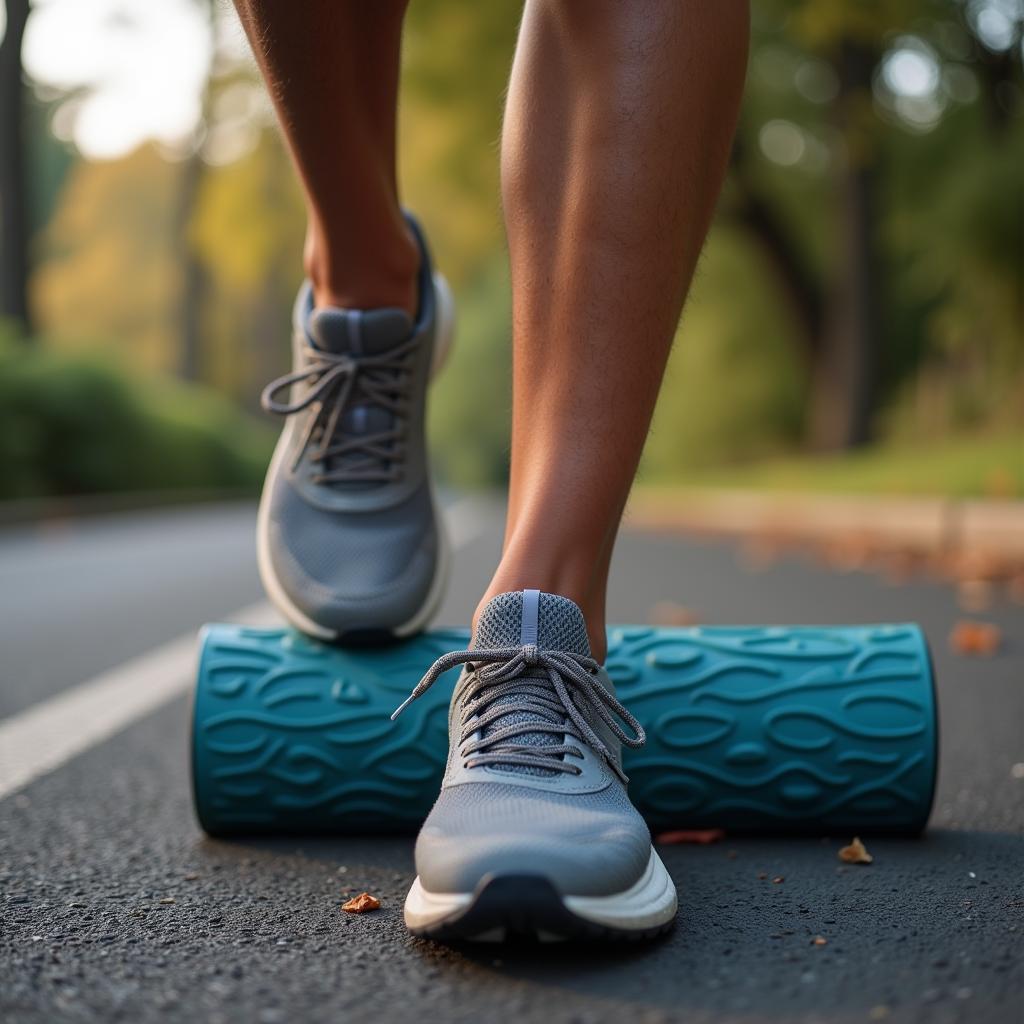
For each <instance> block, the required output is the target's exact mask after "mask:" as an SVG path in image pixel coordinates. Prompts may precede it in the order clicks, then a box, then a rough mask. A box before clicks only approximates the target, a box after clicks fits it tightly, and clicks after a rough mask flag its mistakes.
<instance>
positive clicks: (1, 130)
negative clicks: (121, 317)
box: [0, 0, 32, 335]
mask: <svg viewBox="0 0 1024 1024" xmlns="http://www.w3.org/2000/svg"><path fill="white" fill-rule="evenodd" d="M28 8H29V0H7V5H6V10H7V29H6V31H5V33H4V38H3V42H2V43H0V317H9V318H10V319H12V320H14V321H15V322H16V323H17V324H18V325H19V326H20V327H21V329H22V330H23V331H24V332H25V334H26V335H27V334H30V333H31V331H32V318H31V315H30V310H29V302H28V274H29V257H28V245H29V227H28V218H29V209H28V206H29V204H28V183H27V175H26V172H25V106H24V90H25V86H24V82H23V79H22V68H21V41H22V38H23V36H24V34H25V22H26V21H27V20H28Z"/></svg>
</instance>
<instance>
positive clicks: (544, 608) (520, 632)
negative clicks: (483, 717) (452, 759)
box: [473, 590, 590, 777]
mask: <svg viewBox="0 0 1024 1024" xmlns="http://www.w3.org/2000/svg"><path fill="white" fill-rule="evenodd" d="M530 643H533V644H536V645H537V646H538V647H539V648H541V649H542V650H548V651H566V652H572V653H573V654H583V655H587V656H589V655H590V641H589V640H588V639H587V626H586V623H585V622H584V621H583V613H582V612H581V611H580V610H579V608H578V607H577V606H576V604H575V603H573V602H572V601H570V600H569V599H568V598H567V597H559V595H558V594H545V593H542V592H541V591H539V590H516V591H511V592H509V593H507V594H498V595H497V597H493V598H491V600H490V601H489V602H488V603H487V604H486V605H485V606H484V610H483V611H482V612H481V613H480V618H479V619H478V620H477V624H476V632H475V633H474V634H473V647H476V648H479V649H483V648H488V647H518V646H520V645H521V644H530ZM537 674H538V675H541V676H543V675H544V674H543V673H537ZM515 704H516V697H515V695H509V696H506V697H501V698H499V699H498V700H497V701H496V702H495V703H494V704H493V705H492V706H493V707H501V706H503V705H509V706H513V705H515ZM541 720H543V719H542V718H541V716H539V715H537V714H536V713H534V714H531V713H529V712H524V711H512V710H510V711H509V713H508V714H507V715H501V716H500V717H499V718H496V719H495V720H494V721H493V722H492V723H491V724H490V725H489V726H488V727H487V728H486V729H485V730H484V736H485V737H486V736H487V735H488V734H490V733H493V732H495V731H497V730H498V729H501V728H504V727H505V726H508V725H519V724H521V723H524V722H531V721H541ZM514 742H515V743H516V744H521V745H523V746H528V747H533V746H544V745H551V744H557V743H558V742H559V739H558V737H557V736H554V735H552V734H551V733H546V732H528V733H523V734H521V735H519V736H516V737H515V740H514ZM491 768H492V770H494V771H501V772H507V773H508V774H510V775H533V776H542V777H551V776H553V775H555V774H556V773H555V771H554V770H549V769H546V768H535V767H533V766H531V765H521V764H504V765H503V764H497V765H492V766H491Z"/></svg>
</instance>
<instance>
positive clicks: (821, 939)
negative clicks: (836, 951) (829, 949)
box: [811, 935, 828, 946]
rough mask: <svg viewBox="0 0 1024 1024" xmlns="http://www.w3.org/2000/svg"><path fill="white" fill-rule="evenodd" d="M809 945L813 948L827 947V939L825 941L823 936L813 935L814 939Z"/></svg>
mask: <svg viewBox="0 0 1024 1024" xmlns="http://www.w3.org/2000/svg"><path fill="white" fill-rule="evenodd" d="M811 945H813V946H827V945H828V939H826V938H825V936H824V935H815V936H814V938H813V939H811Z"/></svg>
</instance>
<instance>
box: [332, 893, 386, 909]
mask: <svg viewBox="0 0 1024 1024" xmlns="http://www.w3.org/2000/svg"><path fill="white" fill-rule="evenodd" d="M341 909H342V910H344V911H345V913H346V914H365V913H367V912H368V911H370V910H379V909H380V900H379V899H377V897H376V896H371V895H370V894H369V893H368V892H361V893H360V894H359V895H358V896H353V897H352V899H350V900H347V901H346V902H345V903H342V905H341Z"/></svg>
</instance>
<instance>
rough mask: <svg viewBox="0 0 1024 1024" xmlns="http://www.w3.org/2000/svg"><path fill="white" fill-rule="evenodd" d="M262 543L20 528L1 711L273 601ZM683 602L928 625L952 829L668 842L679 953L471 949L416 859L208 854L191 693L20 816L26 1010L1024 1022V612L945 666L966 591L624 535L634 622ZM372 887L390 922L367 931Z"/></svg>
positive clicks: (764, 614)
mask: <svg viewBox="0 0 1024 1024" xmlns="http://www.w3.org/2000/svg"><path fill="white" fill-rule="evenodd" d="M476 523H477V526H478V532H474V531H470V532H469V533H468V534H467V535H466V536H467V538H468V539H469V542H468V543H467V544H465V546H464V547H463V548H462V550H461V551H460V552H459V555H458V558H457V563H456V572H455V578H454V580H453V585H452V588H451V592H450V596H449V599H448V601H447V603H446V605H445V608H444V611H443V614H442V616H441V619H442V621H444V622H446V623H463V622H464V621H465V619H466V616H467V614H468V612H469V610H470V608H471V607H472V605H473V603H474V602H475V600H476V596H477V594H478V593H479V592H480V590H481V588H482V587H483V585H484V583H485V581H486V577H487V573H488V570H489V568H490V566H491V565H492V564H493V561H494V558H495V555H496V552H497V550H498V545H499V538H500V526H501V515H500V509H499V508H498V507H496V506H493V507H490V506H489V507H482V508H481V509H480V510H479V514H478V516H477V519H476ZM253 525H254V513H253V510H252V509H251V508H249V507H244V506H234V507H231V506H227V507H220V508H201V509H193V510H175V511H173V512H163V513H146V514H139V515H132V516H120V517H112V518H110V519H106V520H93V521H88V522H83V523H71V524H64V525H62V526H59V527H58V526H48V527H46V528H45V529H38V528H20V529H18V530H8V531H7V532H6V533H3V534H0V652H2V656H0V673H2V676H0V678H2V687H0V718H5V717H7V716H10V715H12V714H14V713H16V712H18V711H22V710H24V709H25V708H28V707H31V706H33V705H34V704H36V702H38V701H40V700H43V699H44V698H47V697H50V696H52V695H54V694H56V693H60V692H62V691H64V690H66V689H67V688H69V687H72V686H75V685H76V684H78V683H81V682H82V681H84V680H86V679H89V678H91V677H92V676H94V675H96V674H97V673H99V672H102V671H104V670H106V669H109V668H111V667H114V666H116V665H118V664H119V663H121V662H123V661H125V660H126V659H128V658H131V657H134V656H136V655H139V654H142V653H144V652H146V651H148V650H149V649H150V648H152V647H154V646H155V645H158V644H161V643H163V642H165V641H167V640H169V639H171V638H173V637H175V636H177V635H179V634H181V633H182V632H184V631H187V630H191V629H193V628H195V627H196V626H198V625H199V624H200V623H201V622H202V621H203V620H205V619H208V618H216V617H221V616H224V615H226V614H227V613H229V612H231V611H233V610H235V609H237V608H239V607H242V606H244V605H247V604H249V603H251V602H253V601H255V600H257V599H258V598H259V597H260V592H259V585H258V582H257V579H256V573H255V569H254V566H253V557H252V532H253ZM664 599H668V600H673V601H676V602H679V603H681V604H684V605H686V606H688V607H690V608H693V609H695V610H696V611H698V612H699V613H700V615H701V617H702V619H703V621H706V622H709V623H723V624H724V623H739V622H756V621H772V622H793V623H796V622H803V623H828V622H850V623H855V622H875V621H883V620H906V619H916V620H918V621H920V622H921V623H922V624H923V625H924V627H925V629H926V631H927V633H928V635H929V637H930V639H931V642H932V646H933V649H934V652H935V660H936V668H937V673H938V678H939V686H940V703H941V710H942V755H941V764H942V770H941V777H940V788H939V793H938V798H937V801H936V806H935V811H934V814H933V818H932V823H931V827H930V828H929V831H928V833H927V835H926V836H925V837H924V838H923V839H921V840H916V841H911V840H880V839H876V840H873V841H872V842H871V844H870V845H871V851H872V853H873V854H874V855H875V863H874V864H873V865H872V866H870V867H861V868H855V867H843V866H841V865H840V864H839V862H838V860H837V858H836V849H837V848H838V846H839V845H840V843H841V841H843V842H845V841H846V840H848V839H849V837H848V836H836V837H829V838H828V839H826V840H822V841H818V840H769V839H762V840H753V839H728V840H727V841H726V842H725V843H723V844H719V845H715V846H709V847H692V846H672V847H665V848H663V858H664V860H665V862H666V864H667V866H668V868H669V870H670V871H671V873H672V875H673V877H674V879H675V881H676V883H677V885H678V887H679V891H680V900H681V911H680V915H679V922H678V926H677V927H676V929H675V930H674V931H673V932H672V933H671V934H670V935H669V936H668V937H667V938H665V939H664V940H662V941H659V942H657V943H655V944H653V945H650V946H644V947H640V948H627V949H622V948H616V947H613V948H607V949H605V948H593V947H551V946H544V947H494V946H486V947H480V948H471V947H470V948H458V949H452V948H445V947H440V946H434V945H432V944H429V943H426V942H422V941H419V940H414V939H412V938H410V937H409V936H408V934H407V933H406V932H405V930H404V928H403V926H402V922H401V906H402V900H403V898H404V895H405V891H406V889H407V888H408V886H409V884H410V882H411V880H412V842H411V839H406V838H388V839H380V838H369V837H368V838H365V839H359V840H317V841H313V840H293V839H290V840H276V841H268V840H262V841H233V842H223V841H213V840H210V839H207V838H205V837H204V836H203V835H202V834H201V832H200V831H199V830H198V828H197V826H196V824H195V822H194V820H193V817H192V813H191V808H190V802H189V792H188V776H187V763H186V711H187V702H186V700H185V699H179V700H175V701H173V702H172V703H170V704H168V705H166V706H165V707H163V708H162V709H161V710H159V711H157V712H155V713H153V714H151V715H149V716H147V717H145V718H143V719H141V720H139V721H137V722H136V723H135V724H133V725H131V726H130V727H128V728H127V729H126V730H124V731H122V732H120V733H119V734H117V735H116V736H114V737H112V738H111V739H109V740H107V741H106V742H103V743H101V744H99V745H97V746H94V747H93V748H92V749H90V750H88V751H87V752H85V753H84V754H82V755H80V756H79V757H77V758H75V759H74V760H72V761H70V762H69V763H67V764H65V765H64V766H62V767H61V768H59V769H57V770H56V771H55V772H53V773H51V774H49V775H46V776H43V777H41V778H39V779H37V780H36V781H35V782H33V783H31V784H30V785H29V786H28V787H27V788H25V789H23V790H22V791H21V792H18V793H16V794H14V795H12V796H9V797H8V798H7V799H5V800H3V801H0V899H2V905H3V910H2V919H0V1017H2V1018H3V1019H4V1020H5V1021H11V1022H12V1024H13V1022H21V1021H54V1020H68V1021H79V1020H80V1021H117V1020H126V1021H151V1020H153V1021H179V1020H190V1021H209V1022H218V1021H224V1022H228V1021H230V1022H234V1021H239V1022H242V1021H244V1022H249V1021H255V1022H261V1024H275V1022H292V1021H307V1020H308V1021H332V1022H333V1021H339V1020H344V1021H362V1020H374V1021H392V1020H394V1021H407V1020H408V1021H413V1020H415V1021H417V1022H424V1021H449V1020H451V1021H466V1022H472V1024H479V1022H481V1021H484V1022H490V1021H515V1022H517V1024H528V1022H531V1021H544V1022H551V1024H558V1022H564V1024H569V1022H579V1024H582V1022H598V1021H615V1022H616V1024H618V1022H621V1021H622V1020H624V1019H625V1020H628V1021H630V1022H631V1024H632V1022H638V1024H640V1022H653V1021H662V1020H673V1021H675V1020H678V1021H688V1022H701V1021H716V1022H717V1021H721V1022H725V1021H729V1022H737V1024H740V1022H743V1024H746V1022H759V1021H808V1022H809V1021H828V1022H833V1021H878V1020H888V1021H928V1022H931V1021H936V1022H945V1021H964V1022H971V1024H974V1022H979V1024H980V1022H988V1021H993V1022H1000V1024H1021V1022H1022V1021H1024V778H1017V777H1015V772H1014V768H1013V766H1014V765H1019V764H1021V763H1022V762H1024V611H1022V609H1021V608H1020V606H1015V605H1012V604H1009V603H1005V604H997V605H996V606H995V607H994V608H993V609H992V610H991V611H990V612H988V613H987V614H986V618H987V619H989V620H990V621H994V622H997V623H998V624H1000V625H1001V626H1002V628H1003V630H1004V633H1005V637H1006V644H1005V648H1004V650H1003V652H1002V653H1000V654H999V655H997V656H996V657H993V658H991V659H981V658H974V659H966V658H963V657H960V656H955V655H952V654H950V653H949V652H948V650H947V646H946V642H945V638H946V635H947V633H948V631H949V629H950V627H951V625H952V624H953V622H954V621H955V620H956V618H958V617H959V613H958V612H957V609H956V605H955V601H954V597H953V594H952V592H951V591H950V590H949V589H948V588H947V587H944V586H942V585H938V584H930V583H925V582H914V583H910V584H904V585H898V586H894V585H887V584H885V583H884V582H881V581H880V580H878V579H876V578H874V577H871V576H866V575H860V574H852V575H838V574H835V573H832V572H829V571H827V570H825V569H822V568H820V567H816V566H814V565H812V564H809V563H805V562H803V561H800V560H796V559H793V560H788V561H784V562H782V563H780V564H777V565H775V566H772V567H770V568H768V569H766V570H764V571H758V572H754V571H751V570H750V569H749V568H743V567H742V566H741V565H740V563H739V561H738V560H737V557H736V552H735V551H734V550H733V549H732V548H731V547H729V546H724V545H721V546H720V545H710V544H709V545H701V544H697V543H694V542H684V541H681V540H679V539H678V538H673V537H669V536H656V535H639V534H632V533H628V532H627V534H626V535H625V536H624V538H623V540H622V542H621V544H620V547H619V550H618V553H617V556H616V564H615V567H614V583H613V588H612V594H611V602H610V614H611V617H612V618H613V619H614V620H616V621H620V622H621V621H639V622H643V621H646V620H647V618H648V616H649V613H650V610H651V608H652V606H653V605H654V604H655V603H656V602H657V601H659V600H664ZM139 685H140V686H145V685H146V680H145V679H144V678H140V679H139ZM1016 774H1024V770H1022V769H1020V768H1018V769H1017V772H1016ZM760 874H764V875H767V879H763V878H759V875H760ZM775 876H784V878H785V881H784V882H783V883H780V884H772V882H771V879H772V878H773V877H775ZM363 889H367V890H370V891H371V892H375V893H377V894H378V895H379V896H380V897H381V899H382V900H383V907H382V909H381V910H380V911H378V912H377V913H374V914H369V915H364V916H361V917H353V916H350V915H346V914H343V913H341V912H340V911H339V909H338V906H339V903H340V902H341V901H342V899H343V898H345V897H346V895H347V894H348V892H349V890H354V891H361V890H363ZM170 901H173V902H170ZM818 935H820V936H824V937H825V938H826V939H827V944H826V945H823V946H820V945H814V944H813V938H814V937H815V936H818Z"/></svg>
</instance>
